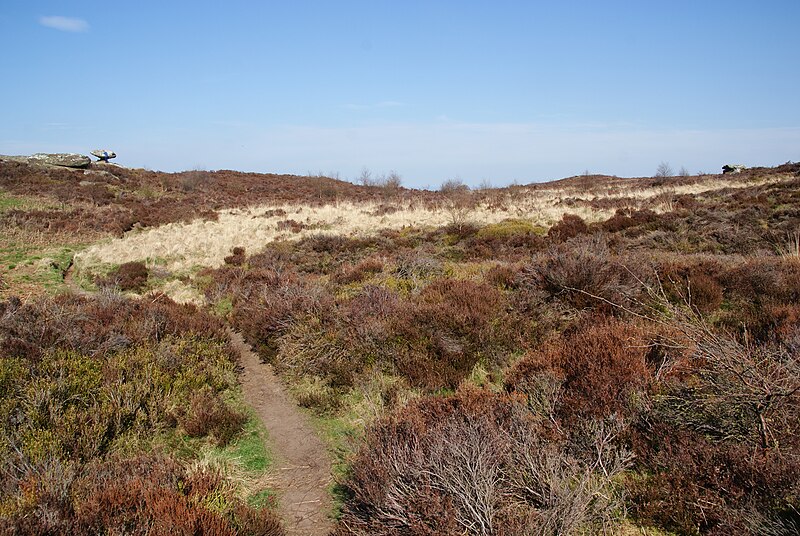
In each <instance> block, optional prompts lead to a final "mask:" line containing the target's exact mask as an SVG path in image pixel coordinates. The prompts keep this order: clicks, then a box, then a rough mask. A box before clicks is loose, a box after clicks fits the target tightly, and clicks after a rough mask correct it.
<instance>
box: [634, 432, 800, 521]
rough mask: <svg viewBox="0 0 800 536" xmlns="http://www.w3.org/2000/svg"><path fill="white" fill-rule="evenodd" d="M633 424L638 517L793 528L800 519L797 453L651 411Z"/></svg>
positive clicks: (635, 515)
mask: <svg viewBox="0 0 800 536" xmlns="http://www.w3.org/2000/svg"><path fill="white" fill-rule="evenodd" d="M632 432H633V433H632V446H633V449H634V452H635V453H636V456H637V458H636V466H635V469H636V472H635V473H631V474H630V475H629V476H628V477H627V479H626V489H627V490H628V492H629V499H628V508H629V511H630V513H631V515H632V516H633V517H634V519H636V520H637V521H639V522H641V523H643V524H646V525H651V526H658V527H662V528H664V529H666V530H670V531H675V532H677V533H681V534H697V533H700V534H718V535H723V534H773V533H774V534H791V533H792V532H793V530H792V527H794V528H795V529H796V528H797V527H798V526H800V523H798V522H800V518H799V517H798V515H797V512H798V506H800V487H798V482H800V462H798V459H797V457H796V456H790V457H788V456H785V455H781V454H780V453H778V452H777V451H764V452H760V453H754V452H752V450H751V449H750V448H748V447H747V446H745V445H741V444H736V443H730V442H724V443H718V442H713V441H711V440H709V439H708V438H705V437H703V436H702V435H701V434H699V433H697V432H692V431H690V430H686V429H685V428H680V427H677V426H675V425H674V424H673V423H670V422H669V421H660V420H655V421H654V420H653V419H652V418H650V419H647V420H643V421H642V422H641V423H640V424H639V425H638V426H637V427H636V428H635V429H634V430H633V431H632ZM781 526H782V527H783V530H777V531H776V532H768V531H767V530H766V529H767V528H769V527H773V528H779V527H781Z"/></svg>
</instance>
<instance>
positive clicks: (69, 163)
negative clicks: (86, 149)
mask: <svg viewBox="0 0 800 536" xmlns="http://www.w3.org/2000/svg"><path fill="white" fill-rule="evenodd" d="M0 160H9V161H11V162H21V163H23V164H38V165H40V166H58V167H68V168H76V169H81V168H85V167H88V166H89V164H91V163H92V159H91V158H89V157H88V156H84V155H82V154H76V153H36V154H33V155H31V156H6V155H0Z"/></svg>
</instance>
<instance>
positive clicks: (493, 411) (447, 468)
mask: <svg viewBox="0 0 800 536" xmlns="http://www.w3.org/2000/svg"><path fill="white" fill-rule="evenodd" d="M551 433H552V431H548V429H547V427H546V426H544V425H543V424H542V423H541V421H539V420H537V419H535V418H533V416H532V415H531V414H530V413H529V412H528V411H527V410H526V409H525V407H524V405H523V404H521V403H520V401H519V400H517V399H515V398H513V397H508V396H503V395H499V394H493V393H490V392H488V391H481V390H474V389H467V390H461V391H459V392H458V393H456V394H455V395H454V396H449V397H436V398H426V399H422V400H418V401H415V402H412V403H411V404H409V405H408V406H406V407H405V408H404V409H402V410H400V411H398V412H396V413H394V414H392V415H389V416H387V417H385V418H384V419H382V420H381V421H379V422H378V423H376V424H375V425H373V426H372V427H370V429H368V431H367V434H366V437H365V439H364V443H363V445H362V447H361V449H360V450H359V453H358V455H357V457H356V459H355V460H354V463H353V464H352V468H351V472H350V474H349V475H348V477H347V480H346V481H345V482H344V485H345V487H346V489H347V490H348V492H349V496H348V499H347V500H346V502H345V505H344V509H343V514H342V517H341V519H340V521H339V526H338V531H337V534H383V535H394V534H398V535H399V534H429V535H438V534H461V533H470V534H485V535H489V534H507V535H515V534H520V535H521V534H567V533H584V532H586V533H588V532H594V531H602V530H603V527H606V528H610V527H611V526H612V524H613V520H614V519H615V518H616V516H617V515H618V513H619V506H620V504H619V492H618V489H617V487H616V486H615V485H614V484H613V483H612V479H613V478H616V477H617V476H618V475H619V474H620V471H621V470H622V469H623V468H624V467H625V466H626V464H627V461H626V455H624V453H622V451H621V450H619V449H618V448H617V447H614V446H610V445H603V446H602V447H601V448H600V449H599V450H595V451H594V452H593V454H594V461H592V462H590V461H588V460H587V459H586V458H584V457H583V455H582V453H580V452H579V450H573V449H572V448H571V447H570V445H569V444H568V442H563V441H558V440H551V439H552V436H551ZM601 435H602V434H601ZM598 460H599V463H600V464H605V468H606V473H605V474H603V473H602V472H601V470H600V468H599V466H598V465H597V463H598Z"/></svg>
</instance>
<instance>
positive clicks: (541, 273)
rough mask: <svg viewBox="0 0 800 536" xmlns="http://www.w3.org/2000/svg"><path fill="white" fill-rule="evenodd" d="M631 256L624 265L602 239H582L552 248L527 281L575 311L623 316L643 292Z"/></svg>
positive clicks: (536, 263) (530, 269)
mask: <svg viewBox="0 0 800 536" xmlns="http://www.w3.org/2000/svg"><path fill="white" fill-rule="evenodd" d="M636 271H640V270H639V269H638V268H637V266H636V265H635V259H634V258H633V257H631V256H628V257H627V258H625V260H624V263H623V261H621V260H619V259H618V258H616V257H615V256H614V255H613V254H612V253H611V251H610V249H609V247H608V243H607V241H606V239H605V237H604V236H603V235H599V234H598V235H588V236H580V237H578V238H575V239H573V240H570V241H567V242H565V243H562V244H559V245H556V246H551V247H550V248H549V249H548V251H547V253H545V254H543V255H540V256H538V257H536V258H534V261H533V262H532V263H531V264H530V265H529V266H528V267H527V269H526V274H525V277H524V279H525V281H526V282H527V283H528V284H532V285H536V286H537V287H539V288H541V289H542V290H544V291H545V292H547V293H548V294H549V295H550V296H551V297H552V298H556V299H558V300H560V301H562V302H564V303H566V304H568V305H570V306H572V307H574V308H576V309H597V310H601V311H605V312H616V313H620V312H621V309H619V308H615V307H614V306H628V305H630V304H631V300H632V299H634V298H636V297H637V296H638V295H639V294H640V293H641V291H642V284H641V283H640V280H639V279H640V278H639V277H637V276H636V275H634V274H635V272H636Z"/></svg>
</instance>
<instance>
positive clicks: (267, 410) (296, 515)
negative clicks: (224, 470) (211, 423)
mask: <svg viewBox="0 0 800 536" xmlns="http://www.w3.org/2000/svg"><path fill="white" fill-rule="evenodd" d="M230 338H231V342H232V343H233V344H234V346H235V347H236V349H237V350H238V352H239V354H240V355H241V363H242V366H243V367H244V372H243V374H242V376H241V382H242V390H243V391H244V396H245V400H247V403H248V404H249V405H250V406H251V407H252V408H253V409H255V411H256V412H257V414H258V416H259V417H260V418H261V420H262V422H263V423H264V425H265V426H266V427H267V430H268V431H269V440H270V443H271V446H272V449H271V450H272V452H273V454H274V456H275V463H274V466H273V469H272V479H271V480H270V483H271V485H272V487H274V488H275V489H277V490H278V492H279V493H280V500H279V508H280V512H281V514H282V516H283V519H284V523H285V526H286V530H287V532H288V533H289V534H292V535H294V534H297V535H300V534H302V535H306V536H322V535H326V534H328V533H329V532H330V531H331V529H332V528H333V523H332V522H331V520H330V518H329V517H328V515H329V513H330V511H331V501H330V496H329V494H328V491H327V490H328V487H329V484H330V483H331V460H330V456H329V455H328V452H327V450H326V449H325V445H323V444H322V441H321V440H320V439H319V437H318V436H317V434H316V433H315V432H314V430H313V429H312V427H311V425H310V423H309V421H308V418H307V417H306V416H305V415H304V414H303V413H302V412H300V410H299V409H298V407H297V406H296V405H295V404H294V402H292V400H291V399H290V398H289V396H288V394H287V393H286V391H285V390H284V389H283V386H282V385H281V383H280V381H279V380H278V378H277V376H275V373H274V372H273V371H272V367H271V366H270V365H266V364H264V363H262V362H261V360H260V359H259V358H258V355H256V354H255V352H253V350H252V349H251V348H250V346H249V345H248V344H247V343H246V342H245V341H244V339H243V338H242V336H241V334H239V333H236V332H231V333H230Z"/></svg>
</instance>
